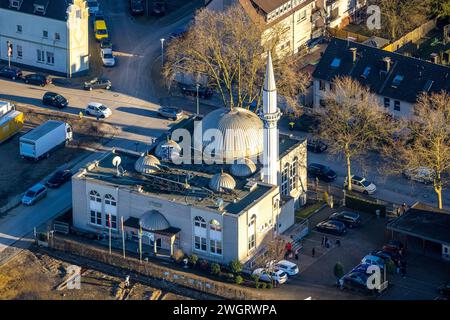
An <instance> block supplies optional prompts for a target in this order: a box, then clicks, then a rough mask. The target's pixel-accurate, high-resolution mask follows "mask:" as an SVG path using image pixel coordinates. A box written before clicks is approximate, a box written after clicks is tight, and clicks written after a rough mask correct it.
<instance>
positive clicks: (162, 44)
mask: <svg viewBox="0 0 450 320" xmlns="http://www.w3.org/2000/svg"><path fill="white" fill-rule="evenodd" d="M159 40H160V41H161V67H164V40H165V39H164V38H161V39H159Z"/></svg>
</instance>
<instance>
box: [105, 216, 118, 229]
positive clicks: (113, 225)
mask: <svg viewBox="0 0 450 320" xmlns="http://www.w3.org/2000/svg"><path fill="white" fill-rule="evenodd" d="M110 217H111V229H117V216H115V215H109V214H105V219H106V227H107V228H109V218H110Z"/></svg>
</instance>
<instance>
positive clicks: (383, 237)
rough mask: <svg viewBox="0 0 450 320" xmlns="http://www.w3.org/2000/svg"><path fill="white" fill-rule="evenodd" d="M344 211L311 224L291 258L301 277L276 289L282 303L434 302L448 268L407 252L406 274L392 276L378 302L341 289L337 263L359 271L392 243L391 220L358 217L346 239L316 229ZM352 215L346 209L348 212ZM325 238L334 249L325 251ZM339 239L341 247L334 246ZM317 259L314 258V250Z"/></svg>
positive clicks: (449, 272) (315, 218)
mask: <svg viewBox="0 0 450 320" xmlns="http://www.w3.org/2000/svg"><path fill="white" fill-rule="evenodd" d="M342 209H345V208H337V209H336V208H335V209H334V210H333V209H330V208H325V209H323V210H321V211H319V212H318V213H316V214H314V215H313V216H312V217H310V219H309V227H310V232H309V234H308V235H307V236H306V237H305V238H304V239H303V247H302V248H301V249H300V252H299V259H298V261H296V260H295V259H290V261H292V262H294V263H297V264H298V266H299V270H300V272H299V275H297V276H294V277H292V278H290V279H289V280H288V282H287V283H285V284H284V285H282V286H281V287H279V288H277V289H275V290H274V293H273V294H274V295H275V291H276V295H278V296H279V297H280V298H281V299H306V298H308V297H311V298H312V299H313V300H316V299H318V300H321V299H345V300H348V299H386V300H396V299H401V300H403V299H434V298H436V297H437V296H438V293H437V291H436V288H437V287H438V286H439V285H441V284H443V283H445V282H446V281H449V280H450V265H449V264H448V263H445V262H443V261H440V260H436V259H434V258H429V257H426V256H423V255H421V254H417V253H412V252H408V254H407V256H406V260H407V273H406V276H405V277H402V276H401V275H399V274H394V275H388V281H389V287H388V289H387V290H386V291H384V292H383V293H382V294H381V295H380V296H378V297H374V296H371V295H364V294H361V293H357V292H353V291H348V290H341V289H339V288H338V287H337V285H336V280H337V279H336V277H335V276H334V273H333V268H334V266H335V264H336V263H337V262H340V263H341V264H342V265H343V267H344V273H347V272H349V271H350V270H351V269H352V268H354V267H355V266H357V265H358V264H359V263H360V261H361V259H362V258H363V257H364V256H365V255H367V254H369V253H370V252H371V251H373V250H375V249H381V248H382V246H383V245H384V244H385V243H386V242H387V241H388V240H389V239H390V238H389V236H390V234H389V233H388V232H387V231H386V229H385V225H386V223H387V220H386V219H384V218H377V217H376V216H374V215H371V214H368V213H364V212H362V213H361V212H360V214H361V218H362V225H361V227H360V228H357V229H349V230H348V232H347V234H345V235H344V236H342V237H337V236H334V235H329V234H324V233H321V232H318V231H316V230H314V227H315V225H316V224H317V223H319V222H320V221H322V220H324V219H326V218H328V217H329V216H330V215H331V213H333V212H336V211H341V210H342ZM345 210H348V209H345ZM324 235H326V236H327V238H328V239H329V240H330V242H331V246H330V248H325V247H323V246H322V237H323V236H324ZM336 239H340V240H341V245H340V246H338V245H336ZM313 248H314V250H315V255H314V257H313V255H312V249H313Z"/></svg>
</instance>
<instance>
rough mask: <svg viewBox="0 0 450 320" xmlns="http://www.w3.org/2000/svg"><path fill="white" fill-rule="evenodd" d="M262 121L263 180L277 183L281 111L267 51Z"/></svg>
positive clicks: (270, 57) (270, 60)
mask: <svg viewBox="0 0 450 320" xmlns="http://www.w3.org/2000/svg"><path fill="white" fill-rule="evenodd" d="M260 117H261V120H263V122H264V154H263V174H264V182H266V183H269V184H272V185H277V184H278V171H279V163H278V144H279V141H278V120H279V119H280V117H281V112H280V110H279V109H278V107H277V87H276V84H275V75H274V72H273V64H272V56H271V54H270V51H269V52H268V53H267V64H266V76H265V79H264V87H263V112H262V113H261V114H260Z"/></svg>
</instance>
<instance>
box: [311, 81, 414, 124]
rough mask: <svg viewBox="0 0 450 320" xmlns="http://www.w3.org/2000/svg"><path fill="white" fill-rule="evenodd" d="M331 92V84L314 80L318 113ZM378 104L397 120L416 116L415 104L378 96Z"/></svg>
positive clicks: (315, 105)
mask: <svg viewBox="0 0 450 320" xmlns="http://www.w3.org/2000/svg"><path fill="white" fill-rule="evenodd" d="M329 90H330V82H328V81H324V80H320V79H314V81H313V102H314V103H313V107H314V109H315V110H316V111H318V112H320V109H321V108H323V107H324V103H325V99H326V93H327V91H329ZM377 98H378V102H379V104H380V105H381V106H384V107H385V109H386V110H388V111H389V113H390V114H391V115H392V116H393V117H396V118H407V119H409V118H412V117H413V116H414V104H412V103H410V102H406V101H402V100H398V99H394V98H389V97H385V96H380V95H377Z"/></svg>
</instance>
